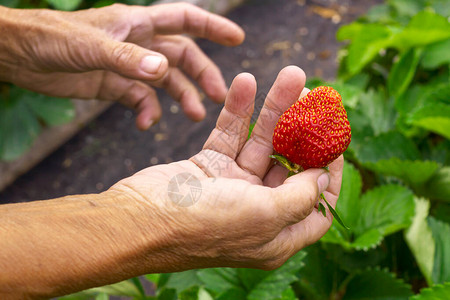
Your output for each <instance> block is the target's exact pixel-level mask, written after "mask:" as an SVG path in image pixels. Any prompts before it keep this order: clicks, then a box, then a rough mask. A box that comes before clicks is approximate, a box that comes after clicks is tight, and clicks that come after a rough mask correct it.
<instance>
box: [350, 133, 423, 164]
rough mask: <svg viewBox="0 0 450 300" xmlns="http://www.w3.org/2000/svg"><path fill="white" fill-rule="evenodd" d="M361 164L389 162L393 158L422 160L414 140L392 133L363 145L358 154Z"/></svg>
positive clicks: (381, 135)
mask: <svg viewBox="0 0 450 300" xmlns="http://www.w3.org/2000/svg"><path fill="white" fill-rule="evenodd" d="M356 155H357V158H358V160H359V161H360V162H362V163H366V162H374V163H376V162H377V161H379V160H388V159H391V158H393V157H396V158H398V159H399V160H410V161H416V160H420V158H421V157H420V152H419V151H418V150H417V147H416V145H415V144H414V143H413V142H412V140H410V139H408V138H406V137H405V136H404V135H402V134H401V133H400V132H397V131H390V132H387V133H382V134H380V135H378V136H375V137H372V138H369V139H367V140H366V143H364V144H363V145H361V147H360V149H359V152H358V153H357V154H356Z"/></svg>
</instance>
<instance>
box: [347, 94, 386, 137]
mask: <svg viewBox="0 0 450 300" xmlns="http://www.w3.org/2000/svg"><path fill="white" fill-rule="evenodd" d="M360 97H361V100H360V109H361V111H362V112H363V114H364V117H365V118H366V119H367V120H368V121H369V124H370V126H371V127H372V129H373V132H374V134H375V135H378V134H380V133H382V132H387V131H389V130H391V129H393V128H394V125H395V110H394V109H393V108H394V107H393V106H394V102H393V101H390V100H389V99H386V97H385V96H384V92H383V90H381V89H380V90H377V91H375V90H373V89H370V90H369V91H368V92H366V93H364V94H363V95H361V96H360ZM350 125H352V124H351V123H350ZM352 128H353V127H352Z"/></svg>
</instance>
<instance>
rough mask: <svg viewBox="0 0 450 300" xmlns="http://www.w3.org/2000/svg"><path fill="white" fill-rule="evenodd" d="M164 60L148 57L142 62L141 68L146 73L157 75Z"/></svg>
mask: <svg viewBox="0 0 450 300" xmlns="http://www.w3.org/2000/svg"><path fill="white" fill-rule="evenodd" d="M162 61H163V59H162V58H161V57H160V56H154V55H153V56H146V57H144V58H143V59H142V61H141V68H142V70H144V72H146V73H150V74H154V73H157V72H158V70H159V67H161V64H162Z"/></svg>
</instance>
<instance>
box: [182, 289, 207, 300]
mask: <svg viewBox="0 0 450 300" xmlns="http://www.w3.org/2000/svg"><path fill="white" fill-rule="evenodd" d="M177 299H179V300H213V297H212V296H211V294H210V293H208V291H207V290H205V289H204V288H203V287H199V286H192V287H190V288H189V289H187V290H184V291H183V292H181V293H178V298H177Z"/></svg>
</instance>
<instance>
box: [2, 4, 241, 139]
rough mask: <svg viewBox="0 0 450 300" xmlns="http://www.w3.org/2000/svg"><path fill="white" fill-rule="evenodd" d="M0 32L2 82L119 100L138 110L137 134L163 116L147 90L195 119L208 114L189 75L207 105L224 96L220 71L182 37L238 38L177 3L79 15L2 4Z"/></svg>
mask: <svg viewBox="0 0 450 300" xmlns="http://www.w3.org/2000/svg"><path fill="white" fill-rule="evenodd" d="M0 32H1V37H2V38H1V39H0V81H8V82H12V83H15V84H17V85H19V86H21V87H24V88H27V89H30V90H33V91H36V92H39V93H44V94H47V95H51V96H58V97H74V98H82V99H92V98H97V99H102V100H111V101H119V102H121V103H123V104H125V105H127V106H129V107H132V108H135V109H136V110H137V112H138V116H137V119H136V124H137V127H138V128H140V129H142V130H144V129H147V128H148V127H150V126H151V125H152V123H153V122H156V121H157V120H158V119H159V118H160V115H161V108H160V105H159V102H158V99H157V95H156V92H155V90H154V89H153V87H160V88H164V89H165V90H166V91H167V92H168V93H169V94H170V95H171V96H172V97H173V98H174V99H175V100H177V101H179V102H180V104H181V107H182V109H183V110H184V112H185V113H186V115H187V116H188V117H190V118H191V119H193V120H196V121H198V120H201V119H203V118H204V116H205V113H206V112H205V109H204V107H203V105H202V104H201V99H200V95H199V93H198V91H197V89H196V88H195V87H194V85H193V83H192V82H191V81H190V80H189V79H188V77H187V76H189V77H191V78H192V79H193V80H195V81H196V82H197V83H198V85H199V86H200V87H201V88H202V89H203V90H204V91H205V93H206V95H208V96H209V97H210V98H211V99H212V100H213V101H216V102H222V101H223V100H224V98H225V95H226V92H227V88H226V86H225V82H224V79H223V77H222V75H221V72H220V70H219V69H218V67H217V66H216V65H215V64H214V63H213V62H212V61H211V60H210V59H209V58H208V57H207V56H206V55H205V54H204V53H203V52H202V51H201V50H200V49H199V47H198V46H197V45H196V44H195V43H194V42H193V41H192V40H191V39H189V38H187V37H185V36H182V35H180V34H183V33H186V34H190V35H193V36H197V37H202V38H207V39H210V40H212V41H214V42H217V43H220V44H222V45H226V46H234V45H238V44H240V43H241V42H242V41H243V39H244V32H243V31H242V29H241V28H240V27H239V26H237V25H236V24H234V23H233V22H231V21H229V20H227V19H225V18H223V17H220V16H217V15H214V14H212V13H209V12H207V11H205V10H202V9H200V8H198V7H195V6H192V5H188V4H182V3H177V4H167V5H155V6H149V7H140V6H126V5H121V4H116V5H112V6H109V7H104V8H98V9H89V10H81V11H77V12H62V11H52V10H24V9H20V10H19V9H9V8H5V7H1V6H0Z"/></svg>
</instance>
